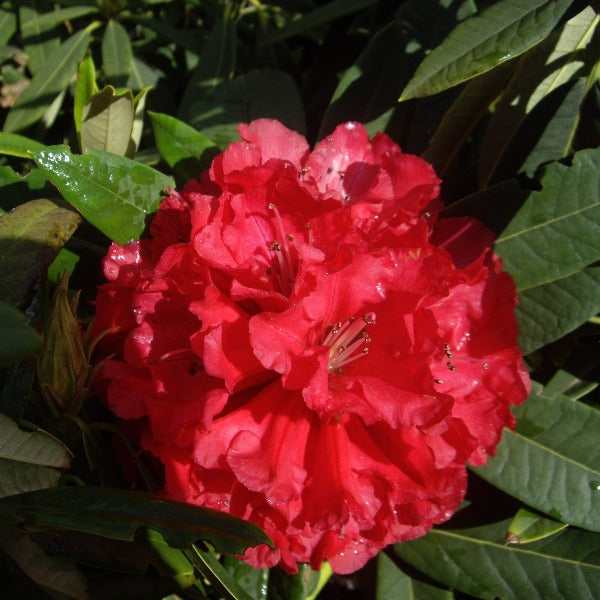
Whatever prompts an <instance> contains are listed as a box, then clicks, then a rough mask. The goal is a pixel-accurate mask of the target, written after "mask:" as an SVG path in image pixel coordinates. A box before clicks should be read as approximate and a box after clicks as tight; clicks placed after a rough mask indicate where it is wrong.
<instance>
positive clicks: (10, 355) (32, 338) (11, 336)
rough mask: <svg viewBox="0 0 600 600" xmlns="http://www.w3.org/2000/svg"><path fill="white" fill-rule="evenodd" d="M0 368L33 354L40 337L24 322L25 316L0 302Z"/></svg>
mask: <svg viewBox="0 0 600 600" xmlns="http://www.w3.org/2000/svg"><path fill="white" fill-rule="evenodd" d="M0 339H1V340H2V345H1V346H0V367H6V366H8V365H11V364H13V363H16V362H17V361H19V360H21V359H23V358H26V357H27V356H30V355H31V354H33V353H34V352H35V351H36V350H37V347H38V346H39V344H40V336H39V335H38V333H37V332H36V331H35V329H33V327H30V326H29V325H28V324H27V322H26V321H25V315H23V313H21V312H20V311H18V310H16V309H14V308H13V307H12V306H9V305H8V304H5V303H4V302H0Z"/></svg>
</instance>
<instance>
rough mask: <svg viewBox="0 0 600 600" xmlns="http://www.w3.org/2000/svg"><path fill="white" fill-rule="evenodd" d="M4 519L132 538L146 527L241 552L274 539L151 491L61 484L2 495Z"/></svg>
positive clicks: (173, 539)
mask: <svg viewBox="0 0 600 600" xmlns="http://www.w3.org/2000/svg"><path fill="white" fill-rule="evenodd" d="M0 522H2V523H5V524H7V525H14V524H21V525H22V526H24V527H26V528H31V529H36V530H37V529H50V530H53V529H54V528H57V527H58V528H62V529H69V530H73V531H80V532H82V533H89V534H93V535H100V536H104V537H108V538H112V539H118V540H124V541H131V540H133V539H134V536H135V533H136V531H137V530H138V529H139V528H140V527H148V528H149V529H153V530H154V531H158V532H159V533H160V534H161V535H162V536H163V537H164V539H165V540H166V542H167V543H168V544H169V545H170V546H172V547H174V548H189V547H190V546H191V545H192V544H193V543H195V542H197V541H199V540H207V541H209V542H210V543H211V544H212V545H213V546H214V548H215V549H216V550H217V551H218V552H226V553H232V554H239V553H241V552H243V551H244V550H245V549H246V548H247V547H249V546H255V545H257V544H261V543H269V538H268V537H267V536H266V535H265V534H264V533H263V532H262V531H261V530H260V529H259V528H258V527H256V526H255V525H253V524H252V523H248V522H246V521H242V520H241V519H237V518H235V517H232V516H230V515H228V514H225V513H222V512H219V511H216V510H212V509H208V508H202V507H198V506H193V505H191V504H185V503H183V502H175V501H173V500H166V499H164V498H160V497H158V496H155V495H153V494H149V493H145V492H132V491H128V490H121V489H109V488H93V487H60V488H52V489H47V490H42V491H38V492H30V493H27V494H19V495H16V496H11V497H7V498H3V499H0Z"/></svg>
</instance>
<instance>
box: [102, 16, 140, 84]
mask: <svg viewBox="0 0 600 600" xmlns="http://www.w3.org/2000/svg"><path fill="white" fill-rule="evenodd" d="M132 61H133V52H132V50H131V42H130V41H129V35H128V34H127V30H126V29H125V27H123V25H121V24H120V23H119V22H118V21H114V20H112V19H111V20H110V21H109V22H108V25H107V26H106V29H105V30H104V36H103V38H102V68H103V70H104V75H105V76H106V78H107V79H108V81H109V82H110V83H112V84H114V85H115V86H117V87H120V86H124V85H125V84H126V83H127V80H128V78H129V74H130V73H131V63H132Z"/></svg>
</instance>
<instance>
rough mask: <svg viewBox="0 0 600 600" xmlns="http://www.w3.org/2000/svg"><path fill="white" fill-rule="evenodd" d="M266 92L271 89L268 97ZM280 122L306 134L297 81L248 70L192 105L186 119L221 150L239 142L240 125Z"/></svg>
mask: <svg viewBox="0 0 600 600" xmlns="http://www.w3.org/2000/svg"><path fill="white" fill-rule="evenodd" d="M264 90H269V93H268V94H265V93H264ZM261 117H269V118H272V119H278V120H279V121H281V122H282V123H283V124H284V125H285V126H286V127H289V128H290V129H293V130H294V131H298V132H300V133H302V132H304V129H305V122H304V107H303V104H302V100H301V98H300V94H299V92H298V88H297V87H296V84H295V83H294V80H293V79H292V78H291V77H290V76H289V75H287V74H286V73H284V72H283V71H277V70H274V69H259V70H253V71H249V72H248V73H246V74H245V75H241V76H239V77H236V78H235V79H234V80H233V81H231V82H229V83H226V84H223V85H222V86H219V87H217V88H215V89H214V90H212V91H211V92H210V93H208V92H207V93H206V94H205V96H204V97H203V98H198V99H196V101H194V102H192V103H191V105H190V108H189V118H186V117H185V115H184V117H183V119H184V120H185V121H186V122H189V123H190V125H192V126H193V127H195V128H196V129H199V130H200V131H201V132H202V133H204V134H205V135H206V136H208V137H209V138H211V139H212V140H213V141H214V142H215V143H216V144H217V145H218V146H219V147H222V146H226V145H227V144H229V143H231V142H232V141H234V140H236V139H239V136H238V135H237V126H238V124H239V123H248V122H249V121H252V120H254V119H259V118H261Z"/></svg>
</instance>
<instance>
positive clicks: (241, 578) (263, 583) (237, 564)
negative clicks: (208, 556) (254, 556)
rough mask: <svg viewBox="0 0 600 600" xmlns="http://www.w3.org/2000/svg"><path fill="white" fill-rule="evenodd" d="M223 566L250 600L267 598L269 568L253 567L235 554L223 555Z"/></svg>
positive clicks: (265, 599)
mask: <svg viewBox="0 0 600 600" xmlns="http://www.w3.org/2000/svg"><path fill="white" fill-rule="evenodd" d="M222 561H223V566H224V567H225V569H226V570H227V572H228V573H229V574H230V575H231V577H232V578H233V579H234V581H236V582H237V584H238V585H239V586H241V587H242V588H243V589H244V591H245V592H246V593H247V594H248V595H249V596H250V597H251V598H252V600H267V598H268V590H269V587H268V585H269V574H270V569H255V568H254V567H252V566H250V565H249V564H248V563H247V562H244V561H243V560H241V559H239V558H236V557H235V556H225V557H224V558H223V559H222Z"/></svg>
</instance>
